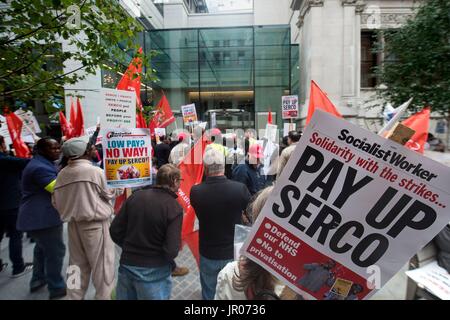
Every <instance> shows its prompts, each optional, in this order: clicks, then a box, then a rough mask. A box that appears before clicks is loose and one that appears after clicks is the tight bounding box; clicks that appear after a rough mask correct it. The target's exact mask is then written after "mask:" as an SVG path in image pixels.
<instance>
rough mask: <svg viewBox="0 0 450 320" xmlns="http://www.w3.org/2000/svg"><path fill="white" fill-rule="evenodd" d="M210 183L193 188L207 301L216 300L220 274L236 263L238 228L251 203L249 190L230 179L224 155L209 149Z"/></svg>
mask: <svg viewBox="0 0 450 320" xmlns="http://www.w3.org/2000/svg"><path fill="white" fill-rule="evenodd" d="M204 163H205V173H206V176H207V178H206V180H205V181H204V182H203V183H202V184H199V185H196V186H194V187H192V189H191V195H190V199H191V205H192V206H193V208H194V209H195V214H196V215H197V218H198V221H199V249H200V282H201V285H202V297H203V299H204V300H212V299H213V298H214V294H215V292H216V284H217V275H218V274H219V272H220V270H222V269H223V267H225V265H226V264H227V263H228V262H231V261H233V247H234V245H233V242H234V227H235V225H236V224H240V223H241V222H242V219H241V217H242V213H243V212H244V210H245V208H246V207H247V204H248V202H249V200H250V197H251V196H250V193H249V192H248V189H247V187H246V186H245V185H244V184H242V183H240V182H236V181H232V180H228V179H227V178H226V177H225V175H224V172H225V163H224V157H223V154H222V153H221V152H219V151H217V150H215V149H208V150H207V151H206V152H205V157H204Z"/></svg>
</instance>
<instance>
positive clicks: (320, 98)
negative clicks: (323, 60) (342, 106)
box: [305, 80, 342, 125]
mask: <svg viewBox="0 0 450 320" xmlns="http://www.w3.org/2000/svg"><path fill="white" fill-rule="evenodd" d="M316 109H320V110H323V111H325V112H328V113H331V114H334V115H335V116H336V117H338V118H342V115H341V114H340V113H339V112H338V111H337V109H336V107H335V106H334V104H333V103H332V102H331V101H330V99H328V97H327V95H326V94H325V93H324V92H323V91H322V90H321V89H320V88H319V86H318V85H317V84H316V83H315V82H314V81H313V80H311V92H310V95H309V106H308V116H307V117H306V123H305V124H306V125H307V124H308V123H309V121H310V120H311V118H312V115H313V113H314V111H315V110H316Z"/></svg>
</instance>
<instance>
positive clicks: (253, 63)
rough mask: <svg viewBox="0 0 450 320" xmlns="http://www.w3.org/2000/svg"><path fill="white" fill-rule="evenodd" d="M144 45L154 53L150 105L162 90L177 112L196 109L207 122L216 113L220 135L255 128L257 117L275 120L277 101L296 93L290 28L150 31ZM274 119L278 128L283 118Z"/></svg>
mask: <svg viewBox="0 0 450 320" xmlns="http://www.w3.org/2000/svg"><path fill="white" fill-rule="evenodd" d="M145 43H146V50H147V51H148V50H156V51H158V55H156V56H155V57H154V58H153V59H152V62H151V65H152V69H154V70H155V71H154V72H155V74H156V76H157V77H158V81H156V82H154V83H153V84H152V87H153V93H154V94H153V95H152V98H153V102H154V103H157V102H158V101H159V98H160V96H161V93H162V90H164V92H165V94H166V96H167V98H168V100H169V103H170V105H171V107H172V110H173V111H175V112H177V111H179V110H180V106H181V105H184V104H188V103H195V104H196V107H197V114H198V116H199V119H200V120H202V121H208V120H209V118H210V117H209V114H210V113H211V112H212V110H215V111H216V112H217V113H216V114H217V124H218V126H219V127H220V128H221V129H228V128H236V126H238V124H239V126H242V125H244V128H249V127H251V128H254V126H255V112H258V111H259V112H267V111H268V109H269V108H270V109H271V110H272V111H273V112H276V113H277V115H278V114H279V113H280V108H281V107H280V104H281V96H282V95H288V94H290V92H291V91H292V93H293V94H295V92H298V46H292V47H291V45H290V29H289V26H264V27H236V28H202V29H189V30H187V29H176V30H151V31H148V32H147V33H146V41H145ZM291 62H296V64H295V66H294V63H291ZM295 88H297V89H295ZM255 99H256V103H255ZM180 116H181V114H180ZM275 119H277V121H278V125H279V126H280V127H281V116H277V117H275Z"/></svg>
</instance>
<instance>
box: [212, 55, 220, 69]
mask: <svg viewBox="0 0 450 320" xmlns="http://www.w3.org/2000/svg"><path fill="white" fill-rule="evenodd" d="M213 57H214V64H215V65H216V66H218V65H219V64H220V52H214V53H213Z"/></svg>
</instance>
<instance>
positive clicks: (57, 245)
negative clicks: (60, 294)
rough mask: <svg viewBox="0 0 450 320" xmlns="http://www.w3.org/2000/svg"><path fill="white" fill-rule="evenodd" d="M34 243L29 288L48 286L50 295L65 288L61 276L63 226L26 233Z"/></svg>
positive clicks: (63, 254) (63, 247)
mask: <svg viewBox="0 0 450 320" xmlns="http://www.w3.org/2000/svg"><path fill="white" fill-rule="evenodd" d="M28 233H29V234H30V236H31V237H32V238H33V239H34V240H35V241H36V245H35V246H34V256H33V276H32V277H31V282H30V287H31V288H34V287H37V286H39V285H41V284H45V283H47V284H48V291H50V293H52V292H53V291H57V290H60V289H63V288H65V287H66V282H65V280H64V278H63V276H62V274H61V270H62V266H63V261H64V256H65V254H66V247H65V245H64V241H63V226H62V225H60V226H56V227H51V228H46V229H42V230H34V231H30V232H28Z"/></svg>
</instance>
